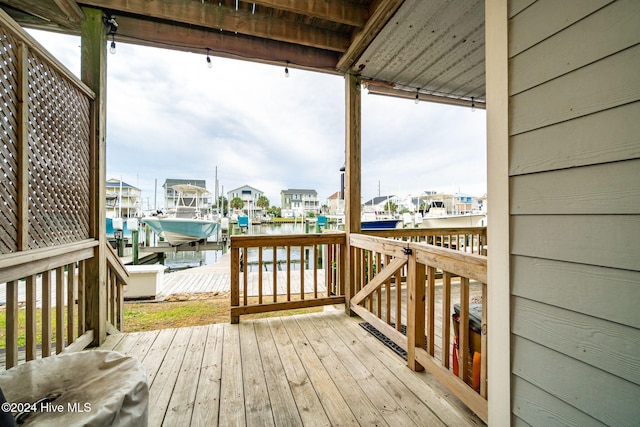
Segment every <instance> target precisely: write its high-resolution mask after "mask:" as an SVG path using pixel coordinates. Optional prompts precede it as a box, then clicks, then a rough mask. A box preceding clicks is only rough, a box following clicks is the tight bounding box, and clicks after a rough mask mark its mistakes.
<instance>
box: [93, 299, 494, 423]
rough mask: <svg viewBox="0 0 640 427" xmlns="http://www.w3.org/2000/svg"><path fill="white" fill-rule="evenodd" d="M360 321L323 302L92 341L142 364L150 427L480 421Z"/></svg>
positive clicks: (435, 381)
mask: <svg viewBox="0 0 640 427" xmlns="http://www.w3.org/2000/svg"><path fill="white" fill-rule="evenodd" d="M359 322H361V319H359V318H350V317H347V316H345V315H344V312H343V311H342V309H340V310H331V309H329V310H328V311H324V312H318V313H311V314H306V315H298V316H290V317H276V318H268V319H259V320H251V321H248V320H243V321H241V323H240V324H239V325H231V324H228V323H227V324H216V325H209V326H200V327H192V328H180V329H166V330H162V331H151V332H138V333H132V334H121V335H116V336H112V337H110V338H109V339H108V340H107V341H106V342H105V346H104V347H101V348H104V349H116V350H118V351H121V352H123V353H125V354H128V355H131V356H135V357H137V358H138V359H140V360H141V361H142V365H143V366H144V367H145V369H146V370H147V376H148V378H149V384H150V405H149V425H184V426H188V425H191V426H215V425H221V426H227V425H248V426H252V425H275V426H291V425H305V426H329V425H361V426H371V425H378V426H384V425H390V426H395V425H403V426H410V425H419V426H421V425H429V426H432V425H433V426H438V425H450V426H479V425H483V423H482V421H481V420H480V419H478V418H477V417H476V416H475V415H473V414H472V413H471V412H470V411H469V410H468V409H467V408H466V407H465V406H464V405H463V404H462V403H461V402H460V401H458V400H457V399H456V398H455V397H453V396H451V393H449V392H447V391H446V389H444V387H443V386H441V385H439V384H438V382H437V380H435V379H434V378H433V377H432V376H430V375H429V374H427V373H424V372H421V373H416V372H412V371H411V370H410V369H409V368H408V367H407V365H406V361H404V360H403V359H401V358H400V357H398V356H397V355H396V354H395V353H393V352H392V351H391V350H389V349H388V348H387V347H385V346H384V345H382V344H381V343H380V342H379V341H378V340H377V339H376V338H374V337H373V336H371V335H370V334H369V333H367V332H366V331H365V330H364V329H362V328H361V327H360V326H359V325H358V323H359Z"/></svg>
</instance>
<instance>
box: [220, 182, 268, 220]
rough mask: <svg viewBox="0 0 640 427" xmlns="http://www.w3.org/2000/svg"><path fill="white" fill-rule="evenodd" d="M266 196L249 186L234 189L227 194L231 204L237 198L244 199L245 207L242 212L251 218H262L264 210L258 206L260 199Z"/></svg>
mask: <svg viewBox="0 0 640 427" xmlns="http://www.w3.org/2000/svg"><path fill="white" fill-rule="evenodd" d="M261 196H264V192H262V191H261V190H258V189H257V188H254V187H251V186H249V185H243V186H242V187H238V188H234V189H233V190H230V191H228V192H227V200H228V201H229V202H231V201H232V200H233V199H235V198H236V197H238V198H240V199H242V201H243V202H244V206H243V207H242V209H241V211H242V212H243V213H244V214H245V215H248V216H249V217H251V218H254V217H257V216H261V215H262V214H263V209H262V208H261V207H259V206H257V205H256V202H257V201H258V199H259V198H260V197H261Z"/></svg>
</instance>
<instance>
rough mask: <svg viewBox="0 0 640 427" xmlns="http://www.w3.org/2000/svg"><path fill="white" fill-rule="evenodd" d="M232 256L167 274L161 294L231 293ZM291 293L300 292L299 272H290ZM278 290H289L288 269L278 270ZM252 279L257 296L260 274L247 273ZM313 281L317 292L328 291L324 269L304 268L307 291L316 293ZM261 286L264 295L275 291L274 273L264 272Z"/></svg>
mask: <svg viewBox="0 0 640 427" xmlns="http://www.w3.org/2000/svg"><path fill="white" fill-rule="evenodd" d="M229 263H230V255H229V254H224V255H222V256H221V257H220V259H219V260H218V261H217V262H215V263H213V264H209V265H205V266H202V267H197V268H189V269H186V270H182V271H178V272H175V273H170V274H167V273H165V275H164V285H163V289H162V293H161V297H162V298H165V297H167V296H169V295H173V294H182V293H206V292H219V293H222V292H229V291H230V290H231V273H230V270H231V268H230V264H229ZM290 274H291V276H290V283H291V289H290V291H291V293H294V294H299V293H300V271H299V270H292V271H291V272H290ZM277 275H278V277H277V290H278V294H279V295H283V294H285V293H286V292H287V289H286V283H287V272H286V271H278V272H277ZM247 278H248V282H249V291H248V295H249V296H256V295H258V273H257V272H255V271H254V272H247ZM314 280H317V282H318V291H319V292H325V291H326V287H325V273H324V270H323V269H319V270H318V271H317V276H316V277H314V272H313V270H306V271H304V288H305V292H306V293H311V292H313V283H314ZM262 287H263V292H264V293H265V294H269V293H271V292H272V291H273V273H272V272H269V273H263V278H262Z"/></svg>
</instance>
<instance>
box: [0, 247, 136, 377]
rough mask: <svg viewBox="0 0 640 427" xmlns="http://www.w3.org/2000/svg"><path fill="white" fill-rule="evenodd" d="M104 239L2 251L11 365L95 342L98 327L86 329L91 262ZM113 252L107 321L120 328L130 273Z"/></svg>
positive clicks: (0, 265)
mask: <svg viewBox="0 0 640 427" xmlns="http://www.w3.org/2000/svg"><path fill="white" fill-rule="evenodd" d="M98 244H99V243H98V241H96V240H91V239H88V240H85V241H82V242H78V243H71V244H66V245H60V246H56V247H52V248H44V249H35V250H31V251H26V252H16V253H12V254H6V255H2V256H0V283H1V284H4V285H5V286H6V292H5V296H6V310H5V322H6V332H5V343H6V344H5V349H4V350H5V367H6V368H7V369H8V368H10V367H12V366H15V365H17V364H18V363H19V362H20V361H23V360H26V361H28V360H33V359H35V358H37V357H48V356H51V355H52V354H58V353H63V352H70V351H79V350H82V349H84V348H86V347H87V346H88V345H89V344H91V342H92V341H93V339H94V331H93V330H87V329H86V321H85V319H86V316H87V311H88V309H89V308H88V306H87V299H86V294H85V289H86V281H85V277H86V276H85V265H86V261H87V260H89V259H91V258H93V256H94V253H95V249H96V246H98ZM107 254H108V256H107V270H108V272H109V274H108V278H107V280H108V283H107V295H108V298H107V304H108V307H107V322H108V323H109V324H110V325H111V328H110V327H109V326H108V329H110V330H111V332H115V331H116V329H121V328H122V307H123V286H124V285H126V282H127V278H128V276H129V275H128V273H127V271H126V269H125V268H124V265H123V264H122V263H121V262H120V260H119V259H118V258H117V257H115V255H114V253H113V250H111V251H107ZM38 311H39V312H40V313H39V314H38ZM22 312H24V314H23V313H22Z"/></svg>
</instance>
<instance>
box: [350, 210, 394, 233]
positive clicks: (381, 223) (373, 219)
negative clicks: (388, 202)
mask: <svg viewBox="0 0 640 427" xmlns="http://www.w3.org/2000/svg"><path fill="white" fill-rule="evenodd" d="M400 221H401V220H400V219H397V218H393V217H392V216H390V215H383V214H380V215H379V214H376V213H375V212H363V213H362V216H361V218H360V228H361V229H363V230H379V229H385V228H396V227H397V226H398V223H399V222H400Z"/></svg>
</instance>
